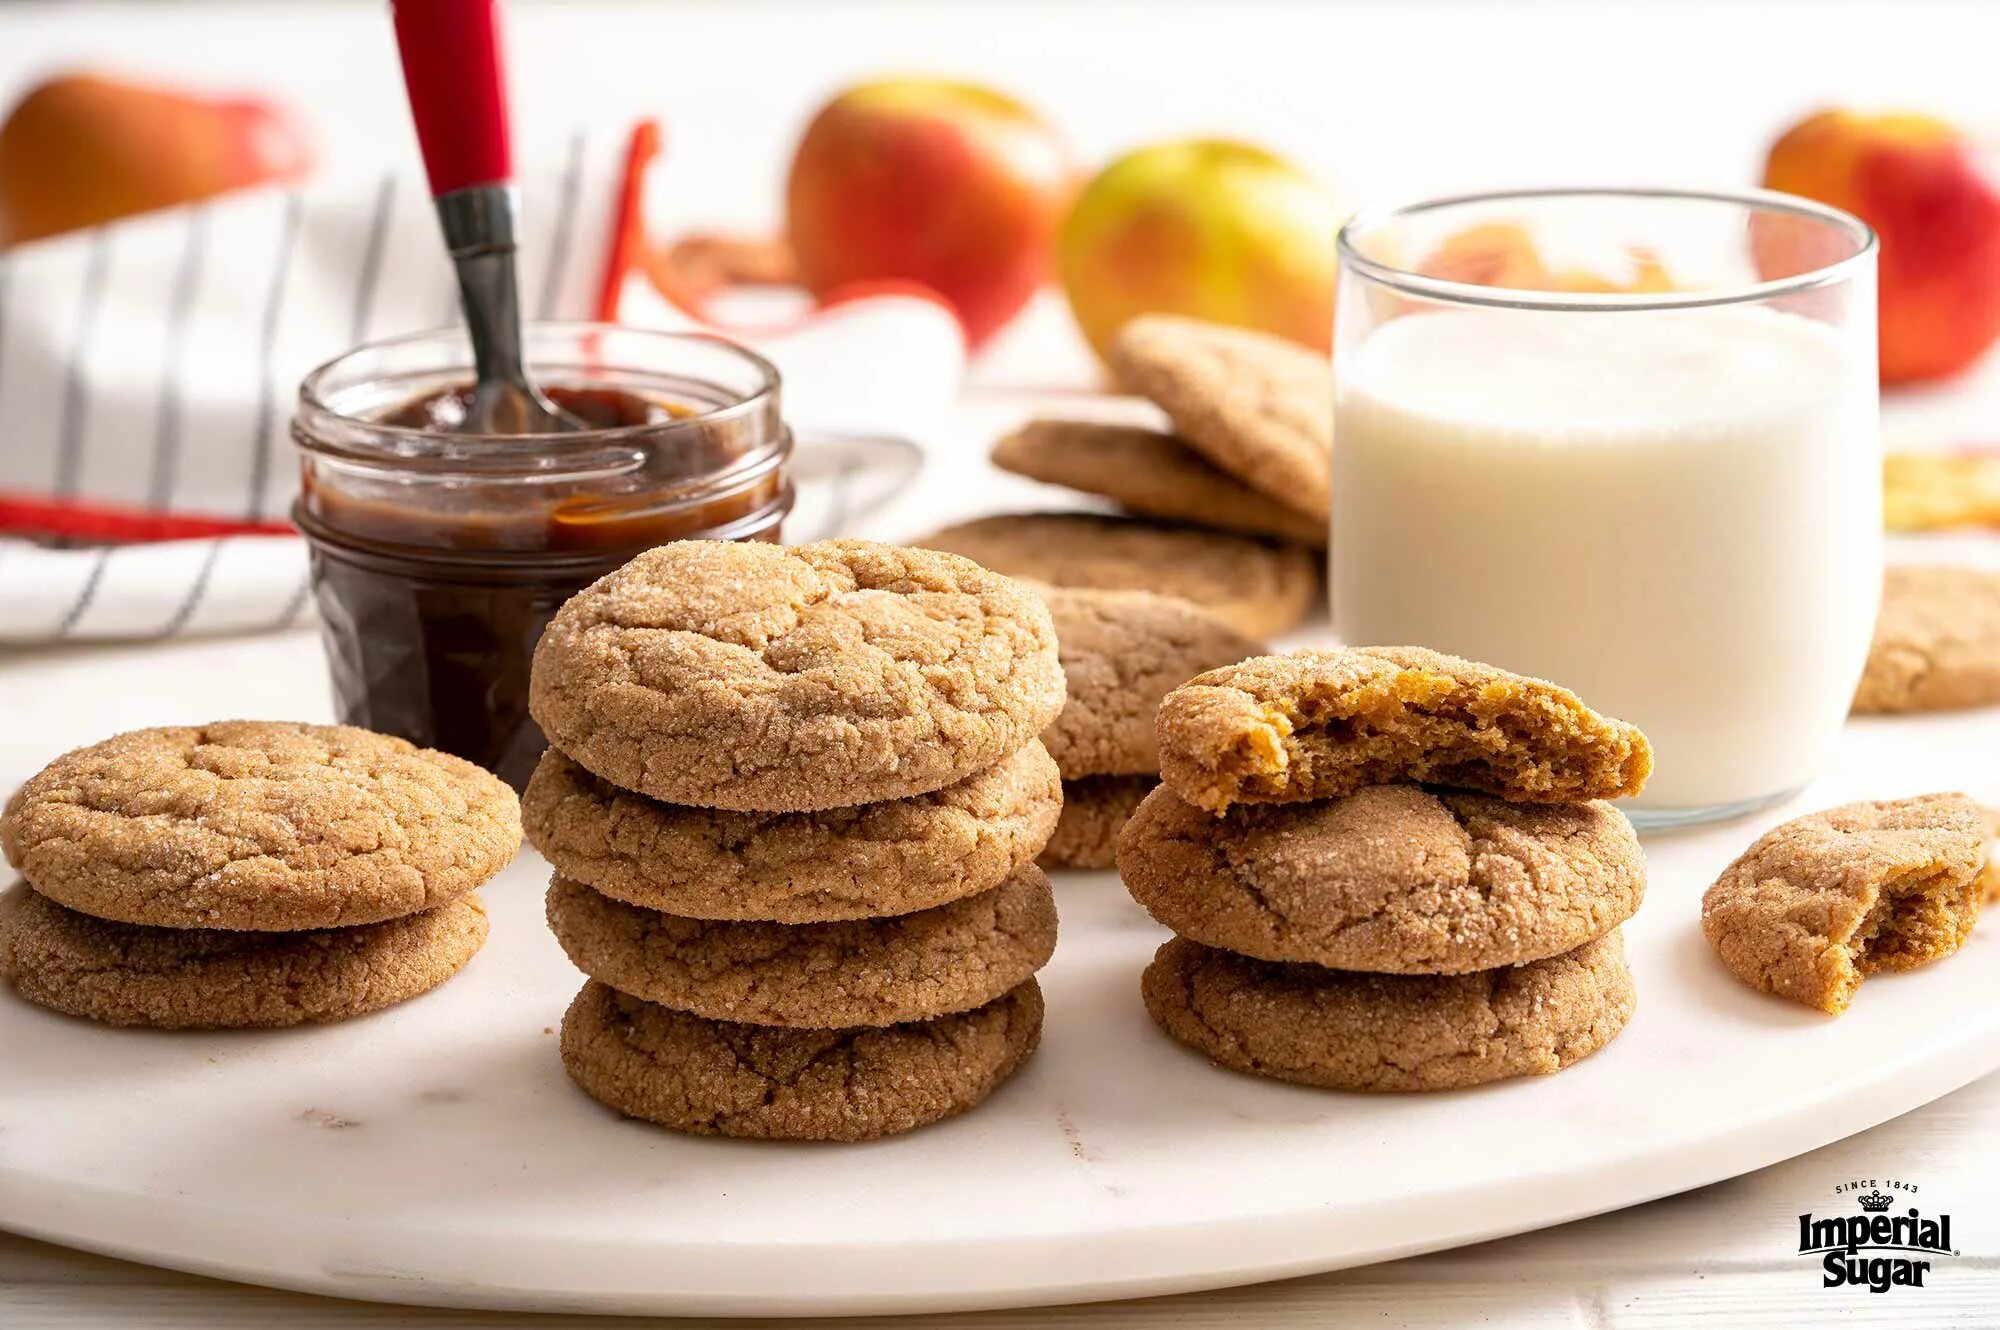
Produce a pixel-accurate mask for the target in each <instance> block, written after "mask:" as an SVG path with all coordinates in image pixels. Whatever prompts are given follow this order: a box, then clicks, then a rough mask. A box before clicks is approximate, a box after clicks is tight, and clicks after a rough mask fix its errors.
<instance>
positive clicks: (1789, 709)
mask: <svg viewBox="0 0 2000 1330" xmlns="http://www.w3.org/2000/svg"><path fill="white" fill-rule="evenodd" d="M1860 341H1865V339H1860V340H1859V341H1857V340H1856V339H1848V340H1843V339H1842V337H1841V336H1840V335H1839V333H1838V332H1837V331H1836V330H1834V329H1832V328H1830V327H1828V326H1825V325H1823V324H1820V323H1817V322H1815V321H1813V320H1811V319H1808V318H1805V317H1801V316H1799V315H1795V314H1791V313H1786V312H1783V311H1782V310H1778V309H1774V308H1770V307H1763V306H1742V305H1738V306H1722V307H1712V308H1680V309H1657V310H1656V309H1648V310H1634V309H1604V310H1595V311H1587V312H1583V311H1575V310H1566V311H1560V312H1535V311H1524V310H1519V309H1507V310H1500V309H1488V308H1464V309H1445V310H1436V311H1419V312H1413V313H1410V314H1406V315H1404V316H1402V317H1397V318H1392V319H1390V320H1389V321H1388V322H1386V323H1384V324H1383V325H1382V326H1380V327H1378V328H1375V329H1374V330H1373V331H1372V332H1370V333H1369V334H1368V335H1367V336H1366V337H1365V338H1364V339H1363V340H1362V341H1361V342H1360V343H1359V344H1358V345H1355V346H1352V347H1348V348H1345V349H1344V350H1343V351H1342V353H1341V356H1340V359H1339V363H1338V364H1337V366H1336V369H1337V374H1338V383H1339V391H1338V397H1337V409H1336V413H1335V428H1334V437H1335V447H1334V486H1333V494H1334V511H1333V531H1332V553H1331V558H1332V596H1333V607H1334V619H1335V624H1336V626H1337V628H1338V630H1339V632H1340V635H1341V637H1342V638H1343V639H1344V640H1345V641H1347V642H1350V643H1353V644H1356V645H1367V644H1382V645H1387V644H1415V645H1421V646H1428V647H1434V648H1437V649H1439V650H1442V651H1447V652H1452V653H1455V654H1458V655H1463V656H1469V657H1472V658H1474V659H1477V660H1483V661H1488V662H1491V663H1493V664H1496V665H1500V666H1502V667H1504V668H1507V669H1511V670H1516V671H1519V672H1522V673H1526V674H1532V675H1539V676H1542V677H1544V678H1549V679H1553V680H1556V681H1557V682H1559V683H1562V684H1564V685H1565V686H1567V687H1569V688H1572V689H1574V690H1575V691H1576V692H1577V693H1578V694H1580V695H1581V696H1582V697H1583V698H1584V700H1585V701H1586V702H1588V703H1589V704H1590V705H1591V706H1593V707H1595V708H1597V709H1598V710H1600V711H1603V712H1606V713H1608V714H1611V715H1615V716H1618V717H1620V718H1622V719H1625V720H1629V721H1632V722H1634V723H1636V724H1637V725H1639V726H1640V727H1641V728H1642V729H1644V730H1645V732H1646V734H1647V735H1648V736H1649V737H1650V738H1651V739H1652V741H1653V745H1654V749H1655V757H1656V765H1655V771H1654V775H1653V778H1652V780H1651V782H1650V783H1649V784H1648V785H1647V788H1646V791H1645V793H1644V795H1642V796H1641V797H1640V799H1639V800H1637V801H1636V802H1637V805H1638V806H1639V807H1640V808H1645V809H1660V810H1673V809H1696V808H1714V807H1716V806H1720V805H1731V804H1739V803H1748V802H1751V801H1757V800H1763V799H1767V798H1771V797H1774V796H1777V795H1780V794H1783V793H1786V792H1788V791H1791V790H1793V789H1796V788H1797V787H1799V786H1801V785H1803V784H1804V783H1805V782H1806V781H1807V780H1809V779H1810V778H1811V777H1812V776H1813V775H1814V774H1815V773H1816V772H1817V771H1818V770H1819V769H1820V768H1821V767H1822V765H1823V764H1824V763H1825V761H1826V759H1827V756H1828V749H1829V747H1830V745H1831V744H1832V743H1833V742H1834V740H1835V738H1836V736H1837V735H1838V733H1839V730H1840V726H1841V723H1842V719H1843V718H1844V717H1845V716H1846V714H1847V710H1848V702H1849V700H1850V699H1851V698H1852V696H1853V694H1854V687H1855V683H1856V681H1857V680H1858V679H1859V677H1860V672H1861V667H1862V663H1863V660H1864V658H1865V656H1866V653H1867V649H1868V642H1869V637H1870V633H1871V629H1872V627H1873V624H1874V620H1875V611H1876V607H1877V601H1878V598H1879V595H1880V587H1881V559H1882V551H1881V473H1880V449H1879V445H1878V442H1877V440H1876V438H1875V437H1874V434H1875V429H1876V423H1875V422H1876V417H1875V404H1874V400H1873V390H1874V377H1873V366H1872V364H1870V365H1868V366H1865V367H1863V366H1857V365H1856V364H1855V361H1854V358H1855V357H1856V356H1858V355H1862V354H1866V353H1867V352H1868V351H1869V350H1871V349H1872V348H1870V347H1868V346H1866V345H1861V344H1860ZM1864 371H1865V372H1864Z"/></svg>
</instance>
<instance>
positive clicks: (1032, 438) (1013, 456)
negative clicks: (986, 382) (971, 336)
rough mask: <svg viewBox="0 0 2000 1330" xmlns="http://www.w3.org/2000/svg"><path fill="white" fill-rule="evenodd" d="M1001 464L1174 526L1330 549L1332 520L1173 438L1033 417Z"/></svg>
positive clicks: (998, 458) (1004, 445) (997, 454)
mask: <svg viewBox="0 0 2000 1330" xmlns="http://www.w3.org/2000/svg"><path fill="white" fill-rule="evenodd" d="M992 459H993V465H995V466H997V467H999V468H1000V469H1001V470H1002V471H1011V472H1013V473H1014V474H1015V475H1017V476H1026V477H1028V479H1030V480H1039V481H1042V482H1043V483H1045V484H1049V485H1063V486H1067V487H1068V488H1070V489H1073V490H1082V491H1083V492H1084V493H1086V494H1096V495H1099V496H1101V497H1103V498H1106V499H1110V500H1111V501H1112V502H1113V503H1116V504H1118V505H1119V506H1120V507H1122V508H1125V509H1127V510H1128V511H1130V512H1135V513H1139V514H1141V515H1143V516H1146V517H1159V518H1164V519H1166V520H1167V521H1170V522H1195V523H1198V524H1200V525H1202V526H1212V527H1220V528H1221V529H1222V530H1224V531H1240V532H1242V533H1243V534H1245V535H1251V536H1276V537H1277V538H1278V539H1280V540H1294V541H1297V542H1298V543H1299V544H1301V545H1315V546H1319V547H1322V548H1324V547H1325V545H1326V522H1325V521H1324V520H1323V519H1321V518H1316V517H1314V516H1312V515H1311V514H1310V513H1302V512H1299V511H1298V510H1296V509H1294V508H1289V507H1286V506H1285V504H1283V503H1281V502H1280V501H1279V500H1277V499H1274V498H1272V497H1271V496H1270V495H1268V494H1265V493H1264V492H1263V491H1261V490H1256V489H1252V488H1251V487H1250V486H1248V485H1246V484H1244V483H1243V482H1242V481H1240V480H1238V479H1237V478H1236V477H1235V476H1232V475H1230V474H1229V473H1228V472H1227V471H1224V470H1222V469H1221V468H1220V467H1218V466H1216V465H1215V463H1213V462H1211V461H1209V460H1208V459H1207V458H1206V457H1203V456H1202V455H1201V454H1200V453H1199V452H1197V451H1195V450H1194V449H1193V448H1191V447H1189V446H1188V445H1187V444H1186V443H1185V442H1183V441H1182V440H1180V439H1177V438H1175V437H1174V436H1173V435H1171V434H1165V433H1162V432H1161V431H1159V430H1156V429H1147V428H1146V427H1144V426H1142V425H1114V424H1107V423H1103V422H1100V421H1094V420H1031V421H1029V422H1028V423H1027V424H1026V425H1023V426H1022V427H1021V428H1020V429H1017V430H1015V431H1014V432H1013V433H1012V434H1009V435H1007V436H1006V437H1005V438H1003V439H1001V440H1000V441H999V442H998V443H996V444H994V445H993V452H992Z"/></svg>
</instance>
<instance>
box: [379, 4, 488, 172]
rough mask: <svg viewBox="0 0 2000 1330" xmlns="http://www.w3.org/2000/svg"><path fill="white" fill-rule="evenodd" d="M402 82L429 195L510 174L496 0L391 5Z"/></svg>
mask: <svg viewBox="0 0 2000 1330" xmlns="http://www.w3.org/2000/svg"><path fill="white" fill-rule="evenodd" d="M394 3H395V18H396V46H397V48H398V49H399V50H400V51H401V52H402V54H403V82H404V84H405V86H407V87H408V88H409V91H410V113H411V115H412V117H413V118H414V119H415V120H416V122H417V143H418V145H419V146H420V147H421V148H422V149H423V153H424V169H425V170H426V171H427V172H428V173H429V175H430V182H431V193H432V194H449V193H451V192H452V191H453V190H456V189H465V188H468V187H470V186H473V185H491V184H498V183H502V182H504V181H506V180H508V179H510V178H511V177H512V176H513V174H514V164H513V152H512V150H511V148H510V146H509V144H508V134H507V80H506V77H505V75H504V73H503V72H502V69H501V63H500V13H499V3H498V0H394Z"/></svg>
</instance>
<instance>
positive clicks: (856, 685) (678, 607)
mask: <svg viewBox="0 0 2000 1330" xmlns="http://www.w3.org/2000/svg"><path fill="white" fill-rule="evenodd" d="M1062 702H1063V681H1062V667H1061V665H1060V664H1059V663H1058V662H1057V660H1056V642H1055V629H1054V627H1053V626H1052V625H1051V624H1050V623H1049V613H1048V611H1047V610H1046V609H1044V608H1043V607H1042V603H1041V601H1039V600H1038V599H1036V598H1035V596H1034V595H1033V594H1032V593H1031V592H1029V591H1028V590H1026V589H1025V588H1023V587H1021V586H1020V585H1018V584H1017V583H1014V582H1011V581H1009V580H1008V579H1006V578H1004V577H1000V576H996V575H995V574H993V573H989V572H987V571H986V570H985V569H984V568H981V567H979V566H977V565H976V564H973V563H970V562H968V561H966V560H965V559H961V558H957V557H955V556H953V555H949V554H943V553H939V552H937V551H934V550H910V549H900V548H898V547H896V546H893V545H877V544H873V543H871V542H869V541H860V540H829V541H822V542H820V543H818V544H815V545H799V546H794V547H789V548H788V547H785V546H780V545H768V544H765V543H763V542H761V541H719V540H683V541H676V542H674V543H672V544H669V545H662V546H659V547H657V548H655V549H651V550H648V551H646V552H645V553H644V554H641V555H640V556H639V557H638V558H636V559H634V560H632V562H630V563H628V564H626V565H625V566H624V567H623V568H620V569H619V570H617V571H616V572H614V573H611V574H610V575H608V576H606V577H603V578H600V579H599V580H598V581H596V582H594V583H592V584H591V585H590V586H588V587H586V588H584V589H583V590H582V591H580V592H578V593H577V594H576V595H575V596H573V597H571V598H570V600H569V602H568V603H567V604H565V605H564V606H563V607H562V609H561V610H559V611H558V612H557V613H556V616H555V618H554V619H553V620H551V621H550V623H549V626H548V630H547V631H546V632H544V633H543V634H542V640H541V644H540V645H539V646H538V647H537V648H536V650H535V664H534V671H533V675H532V678H531V681H530V685H529V709H530V710H531V711H532V712H533V713H534V717H535V719H536V721H538V722H539V723H540V725H541V727H542V731H543V733H545V734H547V735H548V737H549V741H550V742H551V743H553V744H554V745H555V746H556V747H558V748H560V749H562V750H563V751H564V752H565V753H568V754H569V755H570V756H571V757H572V758H574V759H575V760H576V761H578V762H580V763H581V764H583V765H584V766H585V767H587V768H589V769H590V770H591V771H593V772H595V773H596V774H597V775H599V776H601V777H603V778H604V779H605V780H608V781H610V782H611V783H613V784H614V785H620V786H623V787H624V788H626V789H628V790H637V791H639V792H640V793H642V794H649V795H651V796H653V797H654V798H655V799H664V800H666V801H667V802H669V803H677V804H692V805H695V806H698V807H702V808H728V809H736V810H739V811H747V812H771V813H802V812H812V811H815V810H818V809H823V808H839V807H845V806H847V805H850V804H864V803H875V802H877V801H880V800H883V799H902V798H907V797H909V796H911V795H917V794H928V793H930V792H931V791H932V790H937V789H942V788H943V787H944V786H946V785H950V784H952V783H953V782H955V781H960V780H963V779H965V778H966V777H967V776H970V775H971V774H972V773H973V772H975V771H978V770H979V769H980V768H982V767H988V766H991V765H992V764H993V763H995V762H998V761H999V760H1000V759H1001V758H1003V757H1005V756H1007V754H1009V753H1012V752H1014V751H1015V750H1016V749H1018V748H1020V747H1021V746H1022V745H1024V744H1026V743H1027V742H1028V741H1029V740H1030V739H1032V738H1034V737H1035V736H1036V735H1037V734H1039V733H1041V730H1042V727H1043V726H1045V725H1047V724H1048V723H1049V722H1050V721H1052V720H1054V719H1055V717H1056V713H1057V712H1058V711H1060V710H1061V709H1062Z"/></svg>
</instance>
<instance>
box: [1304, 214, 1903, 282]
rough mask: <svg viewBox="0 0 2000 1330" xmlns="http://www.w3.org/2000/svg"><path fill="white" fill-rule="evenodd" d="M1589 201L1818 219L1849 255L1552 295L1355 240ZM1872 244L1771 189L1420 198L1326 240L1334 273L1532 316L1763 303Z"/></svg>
mask: <svg viewBox="0 0 2000 1330" xmlns="http://www.w3.org/2000/svg"><path fill="white" fill-rule="evenodd" d="M1591 198H1595V199H1607V200H1615V199H1625V200H1641V201H1645V200H1652V201H1659V202H1669V203H1673V202H1679V203H1694V204H1725V205H1734V206H1736V207H1738V208H1742V209H1745V210H1747V211H1755V212H1774V213H1782V214H1786V215H1789V216H1793V217H1799V218H1804V219H1806V220H1809V221H1814V222H1818V223H1820V224H1822V225H1825V226H1827V227H1829V228H1831V229H1833V230H1836V231H1838V232H1840V233H1841V234H1843V235H1844V236H1846V237H1847V238H1848V240H1849V241H1850V242H1851V244H1852V245H1853V250H1852V252H1851V253H1848V254H1845V255H1843V256H1842V257H1840V258H1838V259H1835V260H1834V261H1833V262H1831V263H1826V264H1822V265H1820V266H1819V267H1816V268H1810V269H1807V270H1806V271H1804V272H1800V273H1794V274H1792V275H1791V276H1789V277H1779V278H1773V279H1771V280H1768V281H1759V282H1747V283H1744V284H1742V285H1739V286H1732V287H1729V288H1726V289H1720V290H1716V289H1711V290H1697V291H1669V292H1659V291H1647V292H1622V291H1620V292H1612V291H1574V292H1571V291H1564V292H1554V291H1536V290H1531V289H1527V288H1517V287H1505V286H1482V285H1479V284H1477V283H1473V282H1459V281H1453V280H1451V279H1449V278H1443V277H1428V276H1425V275H1424V274H1422V273H1419V272H1416V271H1413V270H1411V269H1409V268H1405V267H1402V266H1401V265H1399V264H1395V263H1387V262H1384V261H1382V260H1379V259H1373V258H1370V257H1368V256H1367V255H1365V254H1363V253H1361V251H1360V248H1359V245H1358V243H1357V242H1358V238H1359V237H1360V236H1361V235H1363V234H1365V233H1366V232H1368V231H1370V230H1372V229H1374V228H1375V227H1378V226H1381V225H1383V224H1385V223H1388V222H1392V221H1396V220H1399V219H1402V218H1408V217H1417V216H1422V215H1424V214H1426V213H1435V212H1442V211H1444V210H1446V209H1450V208H1459V207H1470V206H1477V205H1487V204H1507V203H1539V202H1548V201H1551V200H1562V199H1591ZM1877 245H1878V240H1877V237H1876V235H1875V231H1874V229H1873V228H1872V227H1870V226H1869V225H1868V224H1867V223H1866V222H1864V221H1862V220H1861V219H1860V218H1859V217H1856V216H1855V215H1854V214H1853V213H1850V212H1847V211H1845V210H1843V209H1840V208H1835V207H1832V206H1831V205H1829V204H1824V203H1820V202H1818V201H1816V200H1813V199H1808V198H1804V197H1801V196H1799V195H1796V194H1786V193H1782V192H1780V191H1778V190H1774V189H1741V190H1701V189H1669V188H1645V187H1629V188H1628V187H1619V186H1558V187H1552V188H1543V189H1503V190H1492V191H1485V192H1475V193H1470V194H1453V195H1447V196H1444V197H1441V198H1432V199H1424V200H1421V201H1419V202H1417V203H1410V204H1404V205H1402V206H1399V207H1393V208H1381V209H1369V210H1365V211H1363V212H1359V213H1356V214H1355V215H1354V216H1353V217H1351V218H1349V219H1348V220H1347V222H1346V224H1344V225H1343V226H1342V227H1341V228H1340V231H1339V233H1338V235H1337V236H1336V237H1335V240H1334V247H1335V249H1336V251H1337V252H1338V255H1339V259H1340V265H1341V267H1342V268H1345V269H1348V270H1350V271H1352V272H1354V273H1356V274H1358V275H1359V276H1362V277H1365V278H1367V279H1368V280H1370V281H1372V282H1375V283H1377V284H1379V285H1381V286H1386V287H1389V288H1390V289H1392V290H1395V291H1399V292H1401V293H1403V294H1405V295H1415V296H1425V297H1429V298H1431V299H1434V300H1438V301H1442V302H1446V303H1450V304H1457V305H1478V306H1485V307H1488V308H1501V309H1519V310H1538V311H1564V310H1568V311H1592V310H1671V309H1700V308H1705V307H1710V306H1716V305H1740V304H1749V303H1755V302H1761V301H1767V300H1771V299H1773V298H1775V297H1778V296H1785V295H1792V294H1794V293H1797V292H1801V291H1810V290H1815V289H1817V288H1819V287H1824V286H1831V285H1833V284H1835V283H1837V282H1841V281H1845V280H1846V279H1847V278H1848V277H1849V276H1851V275H1852V273H1853V272H1854V270H1855V269H1856V268H1859V267H1861V266H1862V265H1864V264H1866V263H1868V262H1870V261H1871V260H1872V259H1873V257H1874V255H1875V252H1876V248H1877Z"/></svg>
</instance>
